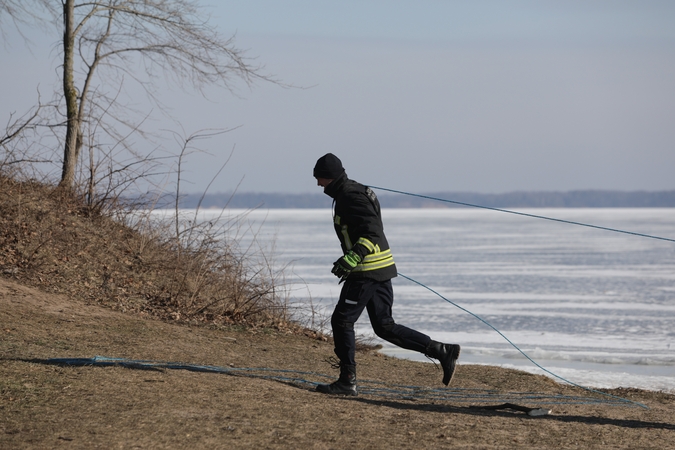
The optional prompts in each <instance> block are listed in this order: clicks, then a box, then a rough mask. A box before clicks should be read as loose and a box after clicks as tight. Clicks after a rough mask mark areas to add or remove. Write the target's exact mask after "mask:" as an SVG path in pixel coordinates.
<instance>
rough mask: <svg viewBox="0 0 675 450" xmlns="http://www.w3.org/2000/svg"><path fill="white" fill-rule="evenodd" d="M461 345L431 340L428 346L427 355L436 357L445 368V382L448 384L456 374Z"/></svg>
mask: <svg viewBox="0 0 675 450" xmlns="http://www.w3.org/2000/svg"><path fill="white" fill-rule="evenodd" d="M459 352H460V347H459V345H457V344H443V343H441V342H436V341H431V342H430V343H429V346H428V347H427V356H429V357H431V358H436V359H437V360H438V361H439V362H440V363H441V367H442V368H443V384H444V385H446V386H447V385H448V384H450V381H451V380H452V376H453V375H454V374H455V366H456V364H457V359H458V358H459Z"/></svg>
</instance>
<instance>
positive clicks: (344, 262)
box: [331, 250, 361, 283]
mask: <svg viewBox="0 0 675 450" xmlns="http://www.w3.org/2000/svg"><path fill="white" fill-rule="evenodd" d="M360 262H361V257H360V256H359V255H357V254H356V253H354V252H353V251H351V250H350V251H349V252H347V253H346V254H345V255H344V256H342V257H341V258H340V259H338V260H337V261H335V262H334V263H333V270H331V273H332V274H333V275H335V276H336V277H338V278H340V282H341V283H342V282H343V281H344V280H345V279H346V278H347V276H348V275H349V274H350V273H351V272H352V270H354V269H355V268H356V266H357V265H358V264H359V263H360Z"/></svg>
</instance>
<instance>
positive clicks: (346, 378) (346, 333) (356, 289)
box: [316, 280, 367, 395]
mask: <svg viewBox="0 0 675 450" xmlns="http://www.w3.org/2000/svg"><path fill="white" fill-rule="evenodd" d="M362 284H363V280H347V281H346V282H345V284H344V286H343V287H342V291H341V292H340V299H339V300H338V302H337V305H335V310H334V311H333V315H332V316H331V326H332V328H333V341H334V343H335V354H336V355H337V357H338V359H339V360H340V378H338V380H337V381H335V382H333V383H331V384H320V385H318V386H317V387H316V390H317V391H319V392H322V393H324V394H338V395H357V391H356V359H355V352H356V336H355V335H354V323H356V321H357V320H358V318H359V316H361V313H362V312H363V309H364V308H365V306H366V302H367V299H363V298H362V296H361V291H362Z"/></svg>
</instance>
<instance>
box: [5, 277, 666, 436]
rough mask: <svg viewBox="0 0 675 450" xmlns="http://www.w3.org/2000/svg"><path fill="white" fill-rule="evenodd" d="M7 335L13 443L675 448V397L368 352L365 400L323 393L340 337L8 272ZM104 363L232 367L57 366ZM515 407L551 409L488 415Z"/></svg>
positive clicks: (361, 357) (362, 369)
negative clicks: (164, 307) (159, 306)
mask: <svg viewBox="0 0 675 450" xmlns="http://www.w3.org/2000/svg"><path fill="white" fill-rule="evenodd" d="M7 276H9V275H6V277H7ZM0 336H1V338H0V448H3V449H4V448H8V449H9V448H13V449H16V448H18V449H20V448H317V449H333V448H334V449H344V448H358V449H368V448H373V449H379V448H383V449H384V448H387V449H389V448H394V449H399V448H401V449H403V448H470V449H501V448H546V449H549V448H565V449H567V448H581V449H596V448H598V449H604V448H607V449H610V448H611V449H614V448H626V449H642V448H645V449H646V448H649V449H668V448H675V396H673V395H668V394H664V393H656V392H647V391H639V390H625V389H624V390H613V391H609V392H610V393H611V394H612V395H616V396H620V397H622V398H627V399H630V400H633V401H636V402H641V403H643V404H644V405H646V406H647V407H648V409H645V408H641V407H638V406H634V405H631V404H626V403H621V404H618V405H617V404H611V403H607V402H605V401H599V400H597V398H598V396H595V395H593V394H591V393H588V392H585V391H583V390H580V389H578V388H574V387H569V386H563V385H560V384H558V383H555V382H553V381H551V380H549V379H547V378H545V377H542V376H536V375H531V374H527V373H523V372H519V371H513V370H505V369H499V368H493V367H485V366H472V365H462V364H460V365H459V367H458V370H457V375H456V377H455V379H454V380H453V382H452V384H451V385H450V387H449V388H447V389H446V388H445V387H444V386H443V385H442V384H441V381H440V380H441V378H442V372H441V371H440V370H439V369H438V368H437V367H436V366H435V365H433V364H429V363H420V362H413V361H406V360H398V359H394V358H390V357H386V356H383V355H381V354H379V353H377V352H376V351H372V350H364V351H362V352H360V353H359V354H358V355H357V360H358V364H359V365H358V372H359V373H358V376H359V383H360V387H361V389H362V390H361V394H360V395H359V396H358V397H350V398H345V397H331V396H325V395H322V394H319V393H316V392H314V390H313V389H314V385H315V383H316V382H323V381H325V380H326V379H327V378H326V377H325V376H324V375H329V376H334V375H335V374H336V371H335V370H334V369H332V368H331V367H330V365H329V364H328V363H327V362H326V360H327V359H328V358H329V357H331V356H332V345H331V344H330V342H324V341H320V340H316V339H310V338H308V337H304V336H297V335H290V334H283V333H280V332H276V331H269V330H257V331H254V330H250V329H244V328H241V327H219V328H215V327H214V328H208V327H188V326H184V325H175V324H171V323H165V322H160V321H156V320H149V319H142V318H139V317H136V316H131V315H125V314H122V313H118V312H115V311H111V310H108V309H105V308H102V307H100V306H94V305H88V304H84V303H81V302H77V301H73V300H70V299H68V298H66V297H63V296H59V295H52V294H45V293H42V292H40V291H37V290H35V289H31V288H27V287H24V286H21V285H19V284H16V283H15V282H13V281H11V280H9V279H7V278H4V279H0ZM96 355H102V356H107V357H116V358H128V359H131V360H152V361H161V362H176V361H178V362H182V363H186V364H193V365H209V366H216V367H218V368H222V369H223V370H230V372H229V373H220V372H214V371H204V372H198V371H192V370H185V369H172V368H167V367H147V366H142V365H136V366H131V367H123V366H119V365H118V366H110V367H101V366H96V365H84V366H81V365H75V366H72V365H71V366H69V365H58V364H54V363H53V361H50V359H52V358H92V357H94V356H96ZM460 363H461V359H460ZM243 368H247V369H253V368H265V369H274V370H265V371H263V370H246V371H243V370H237V369H243ZM232 375H235V376H232ZM523 393H529V394H527V395H525V394H523ZM607 399H608V401H610V402H611V399H609V398H607ZM507 401H509V402H512V403H516V404H519V405H524V406H530V407H539V408H544V409H550V410H551V414H549V415H546V416H540V417H533V416H529V415H527V414H526V413H524V412H521V411H516V410H513V409H505V410H489V409H484V407H485V406H495V405H499V404H503V403H505V402H507Z"/></svg>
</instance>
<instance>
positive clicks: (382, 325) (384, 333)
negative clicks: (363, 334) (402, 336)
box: [373, 320, 396, 340]
mask: <svg viewBox="0 0 675 450" xmlns="http://www.w3.org/2000/svg"><path fill="white" fill-rule="evenodd" d="M395 326H396V323H395V322H394V321H393V320H392V321H388V322H379V323H374V324H373V331H374V332H375V334H376V335H377V336H378V337H380V338H382V339H384V340H389V339H390V338H391V337H392V336H393V335H394V333H393V330H394V327H395Z"/></svg>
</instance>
